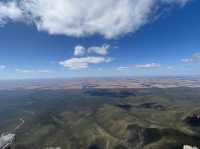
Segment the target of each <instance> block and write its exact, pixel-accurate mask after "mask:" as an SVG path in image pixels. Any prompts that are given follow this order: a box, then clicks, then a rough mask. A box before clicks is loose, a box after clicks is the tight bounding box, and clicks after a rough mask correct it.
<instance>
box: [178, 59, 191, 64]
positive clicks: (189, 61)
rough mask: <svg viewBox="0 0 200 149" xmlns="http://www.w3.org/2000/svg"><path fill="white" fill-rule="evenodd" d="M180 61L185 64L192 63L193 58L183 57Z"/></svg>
mask: <svg viewBox="0 0 200 149" xmlns="http://www.w3.org/2000/svg"><path fill="white" fill-rule="evenodd" d="M181 62H183V63H186V64H191V63H193V59H192V58H184V59H182V60H181Z"/></svg>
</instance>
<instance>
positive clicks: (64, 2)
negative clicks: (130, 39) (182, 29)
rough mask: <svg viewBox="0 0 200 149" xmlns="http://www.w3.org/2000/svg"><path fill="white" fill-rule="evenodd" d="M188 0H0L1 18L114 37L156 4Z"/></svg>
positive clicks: (54, 29)
mask: <svg viewBox="0 0 200 149" xmlns="http://www.w3.org/2000/svg"><path fill="white" fill-rule="evenodd" d="M188 1H191V0H96V1H95V0H84V1H82V0H17V1H16V0H9V2H1V3H0V20H1V22H4V23H6V22H7V21H8V20H13V21H20V20H21V18H22V17H23V18H24V19H23V21H24V22H27V21H28V22H32V23H33V24H35V25H36V27H37V29H38V30H39V31H47V32H48V33H49V34H63V35H67V36H75V37H80V36H88V35H94V34H100V35H103V36H104V37H105V38H115V37H117V36H121V35H124V34H127V33H131V32H132V33H134V32H136V31H137V30H138V29H139V28H140V27H141V26H143V25H144V24H146V23H148V22H149V20H150V18H151V17H152V14H155V11H156V8H157V6H158V5H162V4H168V5H174V4H178V5H181V6H183V5H185V4H186V3H187V2H188Z"/></svg>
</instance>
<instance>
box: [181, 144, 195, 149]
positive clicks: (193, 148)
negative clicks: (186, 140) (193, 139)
mask: <svg viewBox="0 0 200 149" xmlns="http://www.w3.org/2000/svg"><path fill="white" fill-rule="evenodd" d="M183 149H199V148H197V147H195V146H194V147H192V146H189V145H184V146H183Z"/></svg>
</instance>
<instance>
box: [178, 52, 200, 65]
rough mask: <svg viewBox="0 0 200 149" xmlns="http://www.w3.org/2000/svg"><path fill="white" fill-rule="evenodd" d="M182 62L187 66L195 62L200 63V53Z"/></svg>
mask: <svg viewBox="0 0 200 149" xmlns="http://www.w3.org/2000/svg"><path fill="white" fill-rule="evenodd" d="M181 62H183V63H186V64H192V63H194V62H200V53H194V54H193V55H192V57H191V58H184V59H181Z"/></svg>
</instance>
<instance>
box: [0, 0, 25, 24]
mask: <svg viewBox="0 0 200 149" xmlns="http://www.w3.org/2000/svg"><path fill="white" fill-rule="evenodd" d="M22 17H23V11H22V10H21V9H20V8H19V7H18V6H17V4H16V2H14V1H13V2H7V3H4V2H0V25H4V24H5V23H6V22H7V21H8V20H12V21H19V20H21V19H22Z"/></svg>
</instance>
